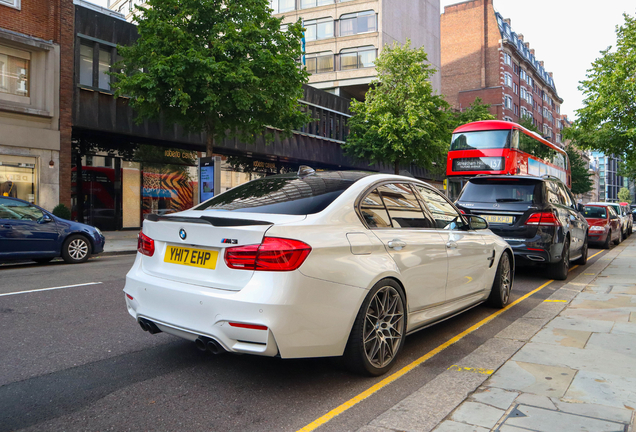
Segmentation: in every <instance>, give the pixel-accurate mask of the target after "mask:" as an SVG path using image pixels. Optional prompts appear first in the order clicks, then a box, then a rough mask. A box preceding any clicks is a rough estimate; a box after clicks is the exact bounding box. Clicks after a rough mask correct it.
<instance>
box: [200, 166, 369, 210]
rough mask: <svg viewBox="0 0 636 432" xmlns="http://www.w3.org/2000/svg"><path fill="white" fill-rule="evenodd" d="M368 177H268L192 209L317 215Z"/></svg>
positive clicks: (339, 174) (332, 174)
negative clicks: (351, 187)
mask: <svg viewBox="0 0 636 432" xmlns="http://www.w3.org/2000/svg"><path fill="white" fill-rule="evenodd" d="M367 175H369V173H362V172H358V171H348V172H347V171H345V172H342V171H336V172H321V173H317V174H314V175H309V176H306V177H298V176H297V175H282V176H271V177H265V178H262V179H258V180H254V181H251V182H249V183H245V184H242V185H240V186H237V187H235V188H234V189H230V190H229V191H227V192H225V193H222V194H221V195H218V196H216V197H214V198H211V199H209V200H207V201H205V202H204V203H202V204H201V205H199V206H198V207H195V208H194V210H228V211H240V212H247V213H268V214H285V215H307V214H314V213H319V212H321V211H322V210H324V209H325V208H327V206H328V205H329V204H331V203H332V202H333V201H334V200H335V199H336V198H338V197H339V196H340V195H341V194H342V193H343V192H344V191H345V190H347V188H349V187H350V186H351V185H352V184H354V183H355V182H356V181H358V180H359V179H361V178H363V177H365V176H367Z"/></svg>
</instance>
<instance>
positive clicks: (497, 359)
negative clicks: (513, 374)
mask: <svg viewBox="0 0 636 432" xmlns="http://www.w3.org/2000/svg"><path fill="white" fill-rule="evenodd" d="M522 346H523V342H520V341H515V340H508V339H497V338H493V339H488V340H487V341H486V342H484V343H483V344H481V345H480V346H479V347H478V348H477V349H475V350H474V351H473V352H472V353H470V354H468V355H467V356H466V357H464V358H463V359H461V360H460V361H459V362H457V366H460V367H468V368H482V369H491V370H496V369H498V368H499V367H500V366H501V365H502V364H504V362H506V360H508V359H509V358H510V357H512V355H513V354H514V353H516V352H517V351H519V349H520V348H521V347H522Z"/></svg>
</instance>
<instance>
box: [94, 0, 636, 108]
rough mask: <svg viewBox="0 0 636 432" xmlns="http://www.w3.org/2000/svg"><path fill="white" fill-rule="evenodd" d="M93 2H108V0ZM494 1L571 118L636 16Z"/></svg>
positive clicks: (623, 8) (608, 6) (612, 4)
mask: <svg viewBox="0 0 636 432" xmlns="http://www.w3.org/2000/svg"><path fill="white" fill-rule="evenodd" d="M89 1H91V2H92V3H96V4H98V5H100V6H104V7H105V6H106V0H89ZM404 1H415V0H404ZM455 3H460V2H459V1H457V0H440V5H441V6H440V7H441V12H444V6H448V5H451V4H455ZM494 6H495V10H496V11H497V12H499V13H500V14H501V15H502V16H503V17H504V18H510V19H511V25H512V30H513V31H514V32H516V33H522V34H523V36H524V40H525V41H526V42H529V43H530V48H534V49H535V55H536V58H537V59H538V60H543V61H544V62H545V68H546V70H547V71H548V72H553V73H554V84H555V86H556V89H557V93H558V94H559V96H560V97H561V98H562V99H563V104H562V105H561V114H567V115H568V117H569V118H570V119H571V120H574V119H575V118H576V110H577V109H579V108H581V107H582V106H583V95H582V94H581V92H579V90H578V89H577V87H578V86H579V82H580V81H582V80H584V79H585V75H586V72H587V70H588V69H590V67H591V65H592V62H593V61H594V60H595V59H597V58H598V57H600V51H602V50H605V49H606V48H607V47H609V46H614V45H615V44H616V32H615V29H616V26H617V25H621V24H623V23H624V19H623V13H624V12H626V13H628V14H629V15H632V16H634V15H636V1H635V0H605V1H603V2H598V1H592V0H494Z"/></svg>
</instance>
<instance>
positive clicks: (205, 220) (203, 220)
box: [146, 214, 274, 227]
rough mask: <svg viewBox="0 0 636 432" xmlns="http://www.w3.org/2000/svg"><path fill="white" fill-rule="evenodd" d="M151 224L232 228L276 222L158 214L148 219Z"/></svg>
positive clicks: (150, 215)
mask: <svg viewBox="0 0 636 432" xmlns="http://www.w3.org/2000/svg"><path fill="white" fill-rule="evenodd" d="M146 220H147V221H150V222H182V223H195V224H207V225H212V226H217V227H232V226H250V225H274V222H267V221H260V220H250V219H233V218H220V217H210V216H201V217H198V218H195V217H184V216H159V215H156V214H149V215H148V217H147V218H146Z"/></svg>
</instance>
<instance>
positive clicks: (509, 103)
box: [504, 95, 512, 109]
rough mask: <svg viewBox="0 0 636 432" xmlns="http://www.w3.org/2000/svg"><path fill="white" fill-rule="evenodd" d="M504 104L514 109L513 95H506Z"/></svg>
mask: <svg viewBox="0 0 636 432" xmlns="http://www.w3.org/2000/svg"><path fill="white" fill-rule="evenodd" d="M504 106H505V107H506V108H508V109H512V97H511V96H508V95H505V96H504Z"/></svg>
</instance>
